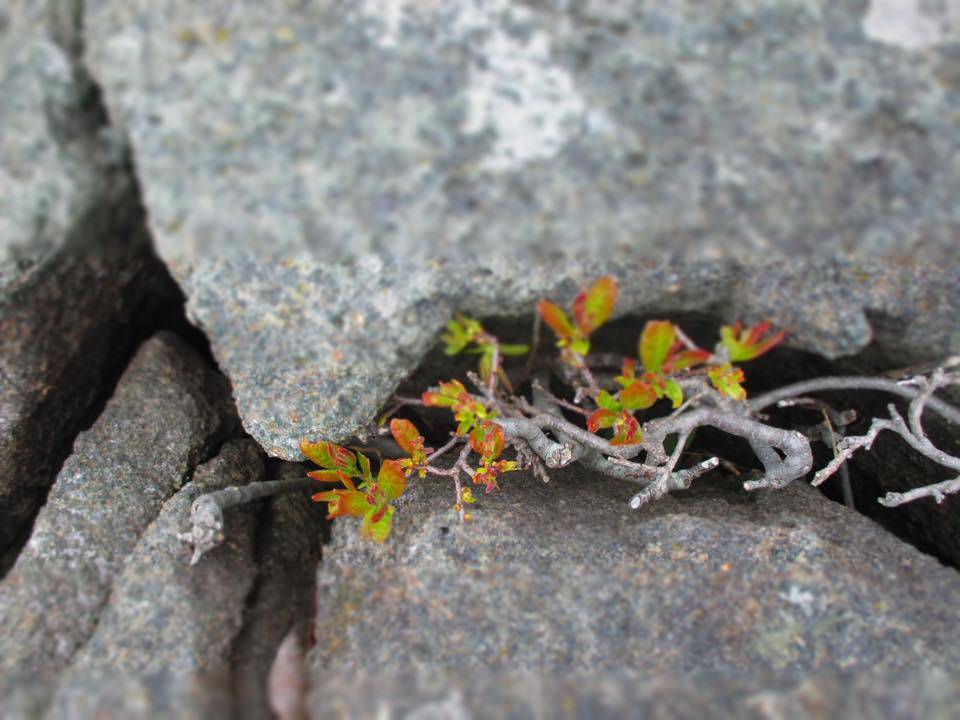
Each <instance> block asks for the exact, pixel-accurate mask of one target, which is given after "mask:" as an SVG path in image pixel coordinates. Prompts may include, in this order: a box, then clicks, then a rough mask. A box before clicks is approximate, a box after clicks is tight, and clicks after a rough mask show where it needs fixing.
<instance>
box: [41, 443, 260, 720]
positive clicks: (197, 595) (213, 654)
mask: <svg viewBox="0 0 960 720" xmlns="http://www.w3.org/2000/svg"><path fill="white" fill-rule="evenodd" d="M263 472H264V468H263V460H262V454H261V452H260V450H259V448H257V446H256V444H255V443H254V442H253V441H251V440H235V441H231V442H230V443H228V444H227V445H225V446H224V447H223V449H222V450H221V451H220V453H219V454H218V455H217V457H216V458H214V459H213V460H211V461H210V462H207V463H205V464H203V465H201V466H200V467H199V468H198V469H197V470H196V472H195V473H194V474H193V478H192V481H191V482H190V483H188V484H187V485H186V486H185V487H184V488H183V489H182V490H181V491H180V492H178V493H177V494H176V495H174V496H173V497H172V498H171V499H170V500H168V501H167V502H166V503H165V504H164V506H163V509H162V510H161V511H160V515H159V516H158V517H157V519H156V521H154V522H153V523H151V525H150V527H149V528H147V530H146V531H145V532H144V534H143V535H142V536H141V538H140V540H139V542H138V543H137V545H136V547H135V548H134V549H133V552H131V553H130V556H129V557H128V558H127V560H126V562H125V563H124V565H123V570H122V572H121V573H120V574H119V576H118V577H117V579H116V582H115V583H114V585H113V588H112V590H111V592H110V599H109V601H108V602H107V604H106V606H105V607H104V609H103V611H102V612H101V613H100V616H99V620H98V622H97V627H96V632H95V633H94V634H93V636H92V637H91V638H90V641H89V642H88V643H87V644H86V645H85V646H84V647H83V649H82V650H81V651H80V652H79V653H78V655H77V657H76V659H75V660H74V662H73V663H72V665H71V667H70V669H69V670H68V672H67V673H66V674H65V676H64V677H63V679H62V680H61V681H60V682H59V689H58V692H57V694H56V697H55V698H54V701H53V704H52V705H51V708H50V711H49V715H50V716H51V717H56V718H66V717H76V718H96V717H104V716H105V715H106V716H109V717H144V718H148V717H149V718H155V717H170V718H174V717H203V718H230V717H233V713H232V710H231V702H232V698H231V689H230V676H231V665H232V663H231V647H232V645H233V642H234V639H235V637H236V636H237V634H238V632H239V631H240V627H241V624H242V621H243V616H244V606H245V601H246V598H247V595H248V593H249V592H250V590H251V588H252V587H253V584H254V579H255V576H256V573H257V569H256V561H255V557H254V552H255V551H254V528H255V526H256V524H257V517H258V513H257V509H258V506H256V505H248V506H241V507H238V508H236V509H230V510H228V511H227V515H226V523H227V527H226V530H227V532H228V533H229V541H228V542H227V543H225V544H224V545H221V546H219V547H218V548H216V549H215V550H214V551H213V552H211V553H210V554H209V555H208V556H207V557H204V561H203V562H202V563H200V564H198V565H188V564H187V559H188V556H189V549H188V548H187V547H186V546H185V545H184V544H183V543H182V542H181V541H180V540H179V539H178V538H177V533H178V532H180V531H182V530H183V529H184V528H183V527H182V526H183V524H184V520H185V518H188V517H189V514H190V505H191V503H192V502H193V501H194V499H195V498H197V497H199V496H200V495H202V494H203V493H206V492H213V491H214V490H219V489H220V488H223V487H226V486H227V485H237V486H240V485H246V484H247V483H250V482H256V481H259V480H262V479H263ZM115 675H119V676H120V677H122V678H124V681H123V683H121V685H120V687H121V688H122V692H117V690H116V688H114V687H111V686H112V685H113V683H112V678H113V676H115ZM134 690H135V691H134Z"/></svg>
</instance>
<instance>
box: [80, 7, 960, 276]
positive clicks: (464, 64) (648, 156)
mask: <svg viewBox="0 0 960 720" xmlns="http://www.w3.org/2000/svg"><path fill="white" fill-rule="evenodd" d="M881 4H883V3H877V2H876V1H875V2H873V3H855V4H854V3H844V4H837V3H833V2H829V0H790V1H788V2H779V3H773V4H771V3H764V4H758V3H757V2H754V1H753V0H749V1H748V0H741V1H738V2H733V3H727V4H725V5H723V6H722V7H721V6H708V7H704V6H703V4H702V3H699V2H696V1H695V0H684V1H681V2H673V3H670V4H669V5H662V6H661V5H658V6H653V5H650V4H649V3H609V2H588V3H575V4H570V3H567V2H559V1H556V0H555V1H551V2H537V3H531V2H522V1H518V0H468V1H467V2H460V3H455V4H452V5H451V4H447V3H438V2H414V1H412V0H392V1H391V2H386V3H385V2H382V1H381V0H361V1H360V2H355V3H347V4H341V3H320V4H310V3H291V4H286V5H284V6H283V7H280V8H275V7H266V6H257V5H244V6H242V7H238V6H237V5H235V4H234V3H230V2H228V1H227V0H217V1H216V2H209V3H206V4H205V5H204V8H203V11H202V12H198V11H197V9H196V5H195V4H194V3H191V2H189V1H188V0H176V1H174V2H167V3H163V4H157V3H154V2H150V0H138V1H137V2H127V1H123V2H120V1H118V0H92V1H91V2H88V3H86V25H85V27H86V33H87V38H86V39H87V56H86V57H87V58H88V62H89V64H90V66H91V69H92V72H93V74H94V76H95V77H96V78H97V79H98V80H99V82H100V83H101V84H102V86H103V87H104V90H105V93H106V97H107V102H108V106H109V107H110V109H111V114H112V116H113V117H114V118H115V119H116V120H117V122H118V123H119V124H120V125H121V126H122V127H123V128H125V129H126V130H127V131H128V132H129V133H130V136H131V139H132V140H133V143H134V145H135V147H136V153H137V162H138V169H139V173H140V176H141V179H142V181H143V186H144V192H145V198H146V203H147V206H148V207H149V208H150V211H151V220H152V227H153V230H154V232H155V234H156V237H157V241H158V244H159V247H160V251H161V253H162V254H163V256H164V257H165V258H168V259H169V260H170V261H171V262H172V263H174V264H175V265H176V264H178V263H184V264H185V265H186V266H189V265H202V264H204V263H205V261H206V260H208V259H209V258H213V257H221V256H224V255H227V254H232V253H233V252H234V248H235V247H236V246H238V245H249V244H253V245H254V246H256V247H258V248H262V249H263V253H264V255H269V256H270V257H272V258H285V257H290V256H291V255H294V254H299V253H300V252H301V251H303V250H305V249H308V248H312V249H316V250H318V251H319V256H320V258H321V259H326V258H327V257H328V256H330V255H340V256H343V255H347V254H352V253H354V252H357V251H362V250H364V249H370V250H378V251H381V252H383V253H385V254H387V255H390V256H393V257H402V256H404V255H406V254H408V253H411V252H415V253H419V254H423V255H430V254H433V253H435V252H437V251H439V252H441V253H442V252H444V251H453V252H454V253H455V254H457V255H460V254H461V253H464V252H465V253H468V254H477V255H483V254H486V253H488V252H489V250H490V248H491V247H495V248H510V247H521V248H526V249H530V248H540V249H542V250H549V249H551V248H553V247H556V246H565V247H569V246H575V247H579V248H589V249H591V250H596V251H599V252H604V251H606V252H613V251H615V250H618V249H635V248H636V246H637V245H638V244H639V245H641V246H642V247H643V248H644V249H646V250H648V251H659V252H660V253H663V252H675V251H677V250H678V249H686V248H690V247H695V248H696V249H703V248H702V247H700V246H701V245H702V244H706V245H707V246H708V247H709V249H711V250H716V251H722V252H724V253H726V252H729V251H730V250H731V249H739V250H745V251H758V252H767V251H768V250H770V249H779V250H781V251H783V250H786V251H794V252H802V251H803V250H813V249H816V248H817V247H819V246H820V244H821V243H823V242H824V241H826V242H833V243H837V244H839V245H841V246H842V247H844V248H848V249H849V248H858V249H861V250H864V251H870V252H873V251H879V252H884V251H899V250H901V249H903V248H904V247H906V248H911V247H916V246H918V245H919V244H920V243H921V241H922V239H925V240H926V241H928V242H932V243H934V244H935V245H937V246H939V247H940V248H944V249H945V248H947V247H949V246H950V245H952V244H953V243H955V241H956V232H957V216H956V213H955V200H954V199H955V197H956V196H957V192H958V190H960V186H958V182H960V181H958V179H957V173H956V169H957V165H956V163H957V160H956V158H957V156H958V154H960V139H958V137H957V134H956V132H955V127H956V120H957V112H958V109H960V100H958V94H957V89H958V85H957V78H956V77H955V73H952V72H950V71H951V68H952V67H953V64H954V63H955V61H956V58H955V55H953V52H954V50H955V48H954V44H955V43H956V42H957V41H958V40H960V23H958V22H957V21H956V17H954V15H955V13H954V11H952V10H951V11H948V10H947V9H945V7H944V5H938V6H934V5H932V4H931V5H930V6H923V8H922V9H917V10H916V12H915V14H916V15H917V16H918V18H919V20H920V21H922V22H925V23H927V24H928V25H930V26H933V27H934V29H935V32H934V33H933V34H931V35H929V36H928V37H929V41H928V42H926V43H921V44H920V45H919V46H917V45H913V46H911V47H909V48H907V47H904V45H903V43H899V44H898V43H896V42H890V41H889V38H888V37H887V36H885V35H884V34H883V33H882V32H880V33H877V32H875V28H874V24H873V18H874V17H875V16H876V12H875V8H876V7H878V6H879V5H881ZM227 209H229V210H230V211H229V212H225V210H227ZM182 269H183V270H185V271H186V270H187V267H183V268H182ZM187 274H188V273H187Z"/></svg>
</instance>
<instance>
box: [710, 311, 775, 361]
mask: <svg viewBox="0 0 960 720" xmlns="http://www.w3.org/2000/svg"><path fill="white" fill-rule="evenodd" d="M772 326H773V323H771V322H770V321H769V320H765V321H764V322H761V323H757V324H756V325H754V326H753V327H751V328H748V329H747V330H744V329H743V323H741V322H735V323H734V324H733V325H724V326H723V327H722V328H720V340H721V342H722V343H723V344H724V345H725V346H726V348H727V350H729V352H730V362H743V361H746V360H753V359H754V358H757V357H760V356H761V355H763V354H764V353H765V352H767V351H769V350H771V349H772V348H774V347H776V346H777V345H779V344H780V343H781V342H783V339H784V338H785V337H786V336H787V333H786V332H784V331H783V330H781V331H780V332H778V333H775V334H774V335H772V336H770V337H768V338H766V339H764V338H763V336H764V335H766V334H767V332H769V330H770V328H771V327H772Z"/></svg>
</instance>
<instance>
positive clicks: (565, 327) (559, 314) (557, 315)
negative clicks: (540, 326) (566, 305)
mask: <svg viewBox="0 0 960 720" xmlns="http://www.w3.org/2000/svg"><path fill="white" fill-rule="evenodd" d="M537 312H539V313H540V317H542V318H543V321H544V322H545V323H546V324H547V325H549V326H550V329H551V330H553V332H555V333H556V334H557V337H559V338H561V339H564V340H568V339H570V338H572V337H573V336H574V332H575V331H574V329H573V323H571V322H570V318H568V317H567V314H566V313H565V312H564V311H563V308H561V307H560V306H559V305H557V304H556V303H552V302H550V301H549V300H541V301H540V302H538V303H537Z"/></svg>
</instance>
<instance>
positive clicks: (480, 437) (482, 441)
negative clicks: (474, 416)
mask: <svg viewBox="0 0 960 720" xmlns="http://www.w3.org/2000/svg"><path fill="white" fill-rule="evenodd" d="M505 440H506V438H505V436H504V434H503V428H502V427H500V426H499V425H497V424H496V423H494V422H490V421H489V420H488V421H487V422H485V423H483V425H478V426H477V427H475V428H474V429H473V430H472V431H471V432H470V447H472V448H473V450H474V451H475V452H476V453H478V454H479V455H481V456H482V457H483V459H484V460H487V461H490V460H496V459H497V457H499V455H500V453H501V452H503V444H504V442H505Z"/></svg>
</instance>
